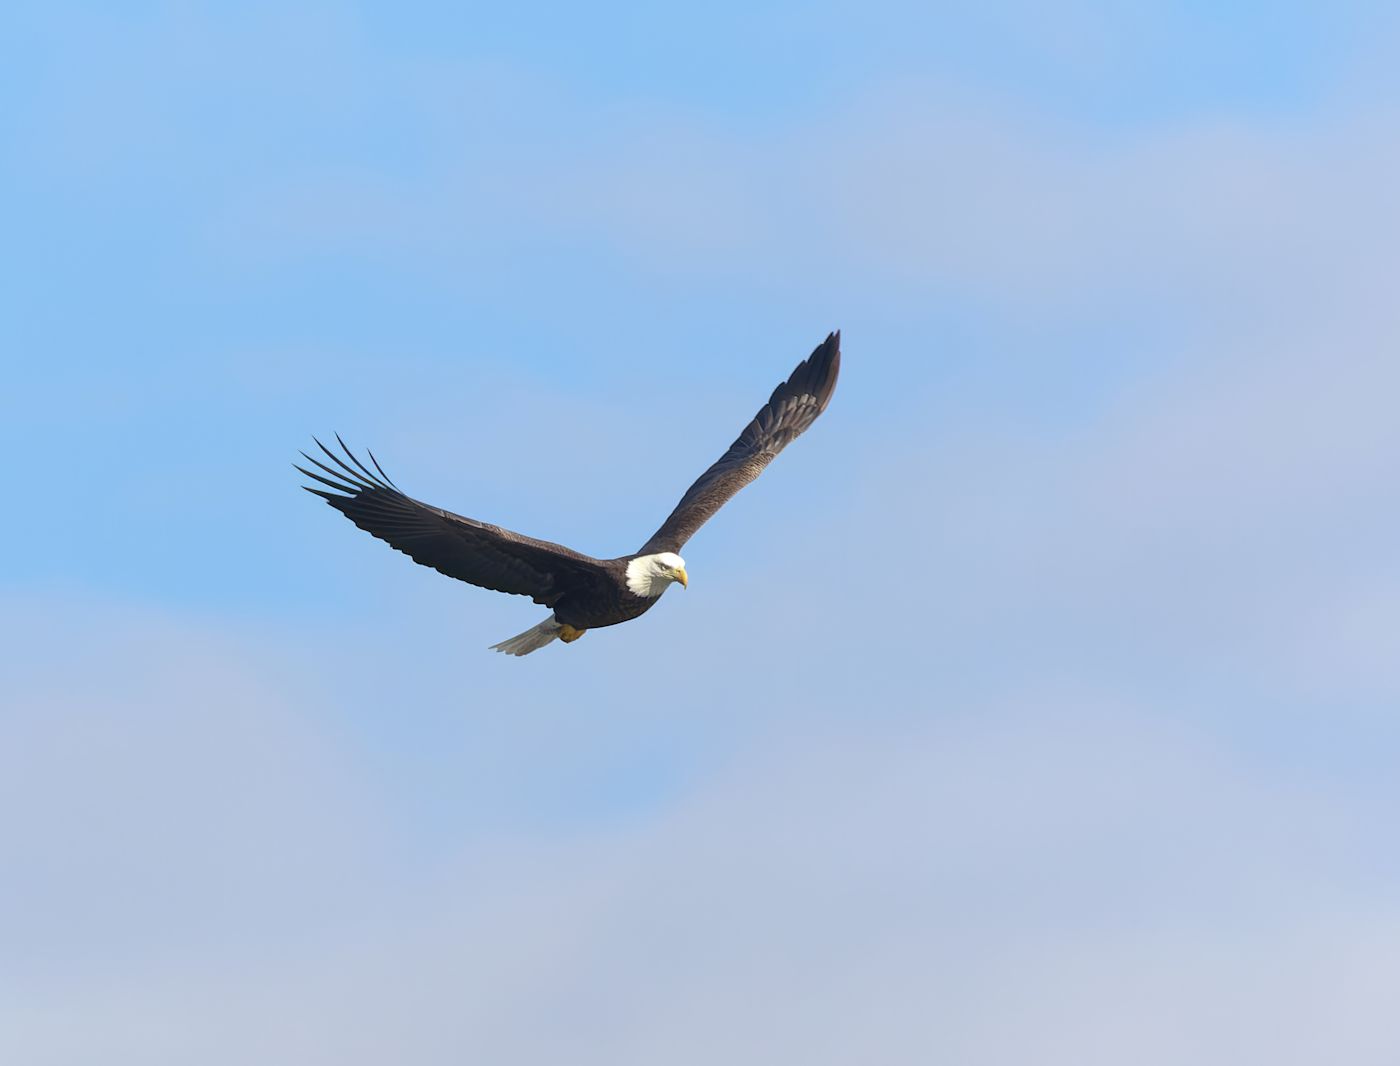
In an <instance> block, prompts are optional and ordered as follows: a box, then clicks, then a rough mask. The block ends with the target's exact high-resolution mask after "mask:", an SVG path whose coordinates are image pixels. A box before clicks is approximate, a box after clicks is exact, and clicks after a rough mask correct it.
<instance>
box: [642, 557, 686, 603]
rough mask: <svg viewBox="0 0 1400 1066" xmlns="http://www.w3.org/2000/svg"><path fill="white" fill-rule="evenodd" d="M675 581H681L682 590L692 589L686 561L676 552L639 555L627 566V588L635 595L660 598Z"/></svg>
mask: <svg viewBox="0 0 1400 1066" xmlns="http://www.w3.org/2000/svg"><path fill="white" fill-rule="evenodd" d="M673 581H679V582H680V583H681V587H682V588H689V587H690V578H689V577H687V576H686V572H685V560H684V559H682V558H681V557H680V556H679V555H677V554H676V553H675V552H659V553H657V554H656V555H639V556H637V557H636V558H635V559H633V560H631V561H630V562H629V563H628V564H627V587H628V588H629V589H631V590H632V593H633V595H636V596H646V597H647V598H649V599H650V598H653V597H656V596H660V595H661V594H662V593H663V592H665V591H666V590H667V589H668V588H670V586H671V583H672V582H673Z"/></svg>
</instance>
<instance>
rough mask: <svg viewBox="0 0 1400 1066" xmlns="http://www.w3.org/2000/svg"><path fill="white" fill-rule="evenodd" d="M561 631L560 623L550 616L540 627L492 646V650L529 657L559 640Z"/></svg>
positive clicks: (531, 628) (532, 628)
mask: <svg viewBox="0 0 1400 1066" xmlns="http://www.w3.org/2000/svg"><path fill="white" fill-rule="evenodd" d="M559 629H560V626H559V623H558V622H556V621H555V620H554V616H553V615H550V616H549V617H548V618H546V619H545V620H544V621H543V622H541V623H540V624H539V625H537V626H531V627H530V628H529V629H527V630H525V632H523V633H520V634H518V635H516V636H513V637H511V638H510V639H509V640H503V641H501V642H500V643H499V644H492V645H491V650H492V651H500V652H505V654H507V655H529V654H530V653H531V652H532V651H539V650H540V649H541V648H543V647H544V646H545V645H546V644H548V643H549V642H550V641H552V640H556V639H558V637H559Z"/></svg>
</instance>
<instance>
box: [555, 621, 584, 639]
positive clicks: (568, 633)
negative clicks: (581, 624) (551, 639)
mask: <svg viewBox="0 0 1400 1066" xmlns="http://www.w3.org/2000/svg"><path fill="white" fill-rule="evenodd" d="M587 632H588V630H586V629H575V628H574V627H573V626H571V625H569V624H568V623H567V622H565V623H563V624H562V625H560V627H559V639H560V640H562V641H563V642H564V643H565V644H572V643H573V642H574V641H576V640H578V638H579V637H581V636H583V635H584V634H585V633H587Z"/></svg>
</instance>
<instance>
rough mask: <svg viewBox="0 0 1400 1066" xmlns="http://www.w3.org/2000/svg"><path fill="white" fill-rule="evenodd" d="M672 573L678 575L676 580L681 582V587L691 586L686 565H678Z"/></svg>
mask: <svg viewBox="0 0 1400 1066" xmlns="http://www.w3.org/2000/svg"><path fill="white" fill-rule="evenodd" d="M671 573H673V574H675V575H676V580H677V581H679V582H680V583H681V588H683V589H688V588H690V578H689V577H688V576H686V572H685V567H683V566H678V567H676V568H675V569H674V570H672V571H671Z"/></svg>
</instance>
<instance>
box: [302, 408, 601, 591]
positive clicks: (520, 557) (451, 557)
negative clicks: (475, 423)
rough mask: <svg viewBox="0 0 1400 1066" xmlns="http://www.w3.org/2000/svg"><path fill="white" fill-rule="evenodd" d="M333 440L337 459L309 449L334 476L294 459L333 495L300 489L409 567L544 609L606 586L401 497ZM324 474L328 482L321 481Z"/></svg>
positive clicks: (592, 574)
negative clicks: (571, 594)
mask: <svg viewBox="0 0 1400 1066" xmlns="http://www.w3.org/2000/svg"><path fill="white" fill-rule="evenodd" d="M313 439H314V438H313ZM336 440H337V441H338V442H339V444H340V447H341V449H342V450H343V451H344V452H345V459H342V458H341V457H340V456H338V455H336V454H335V453H334V452H332V451H331V450H330V449H329V448H327V447H326V446H325V445H324V444H322V443H321V442H320V441H319V440H318V441H316V446H317V447H318V448H320V449H321V451H323V452H325V454H326V457H327V458H328V459H330V461H331V462H332V463H334V464H335V468H332V467H330V466H327V465H326V464H325V463H323V462H321V461H320V460H317V459H313V458H311V456H309V455H307V454H306V453H305V452H302V455H303V456H304V457H305V458H306V460H307V461H308V462H309V463H311V464H312V465H313V466H315V467H316V468H317V469H318V470H320V471H321V473H320V474H318V473H315V472H314V471H311V470H307V469H306V468H305V467H301V466H298V467H297V468H296V469H298V470H300V471H301V472H302V473H303V474H305V475H306V476H307V477H309V478H312V479H314V480H316V481H319V482H320V483H321V484H322V485H325V486H327V487H329V488H331V489H334V490H335V491H334V492H326V491H325V490H323V489H318V488H312V487H310V486H302V487H303V488H305V489H306V491H307V492H314V493H315V494H316V495H317V496H320V497H321V498H322V499H323V500H325V501H326V502H327V503H329V504H330V505H331V506H332V507H334V508H335V509H336V510H337V511H340V512H341V513H342V514H343V515H345V517H346V518H348V519H350V521H352V522H354V523H355V525H357V526H359V527H360V528H361V529H363V530H365V531H366V532H367V533H369V534H371V535H372V536H375V537H378V538H379V539H380V540H382V541H384V542H385V543H386V544H388V545H389V546H390V547H391V548H396V549H397V550H399V551H401V552H403V553H404V554H405V555H407V556H408V557H409V558H411V559H412V560H413V561H414V562H415V563H421V564H422V565H424V566H431V567H432V568H433V569H434V570H436V571H438V573H440V574H446V575H447V576H448V577H455V578H456V579H457V580H459V581H466V582H469V583H470V584H473V585H480V586H481V587H482V588H487V589H493V590H494V591H496V592H510V593H514V594H515V595H518V596H529V597H530V598H531V599H533V600H534V601H535V602H536V603H540V604H543V605H544V606H546V607H553V606H554V604H555V602H556V601H557V600H558V599H559V597H561V596H562V595H563V594H564V593H565V592H568V591H570V590H571V589H577V588H578V587H579V586H580V585H581V584H582V585H588V584H593V583H596V582H600V581H604V580H606V579H607V575H606V571H605V570H604V569H603V566H602V564H601V563H599V562H598V560H596V559H593V558H590V557H589V556H587V555H582V554H580V553H579V552H576V551H572V550H571V549H569V548H565V547H564V546H562V545H560V544H551V543H549V542H548V541H544V540H535V539H534V538H532V537H525V536H522V535H521V534H519V533H512V532H511V531H510V530H508V529H502V528H500V527H499V526H493V525H489V524H487V523H486V522H478V521H476V520H475V519H473V518H464V517H462V516H461V515H457V514H453V513H452V512H451V511H443V510H441V509H439V508H437V507H432V506H429V505H428V504H426V503H420V502H419V501H418V500H415V499H412V498H411V497H408V496H405V495H404V494H403V493H402V492H400V491H399V489H398V486H396V485H395V484H394V483H393V482H392V481H390V480H389V477H388V475H386V474H385V473H384V471H383V469H382V468H381V467H380V465H379V461H378V460H377V459H375V457H374V454H373V453H372V452H371V453H370V457H369V458H370V462H372V463H373V464H374V469H375V471H376V472H374V473H372V472H371V471H370V470H369V468H368V467H366V466H365V465H364V464H363V463H362V462H360V460H359V459H357V458H355V455H354V454H353V453H352V452H351V451H350V449H349V448H347V447H345V442H344V441H343V440H341V439H340V437H339V436H337V437H336ZM346 459H348V460H349V461H350V462H349V463H347V462H346V461H345V460H346ZM350 463H353V464H354V466H351V465H350ZM327 474H328V475H330V476H329V477H326V476H323V475H327Z"/></svg>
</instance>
